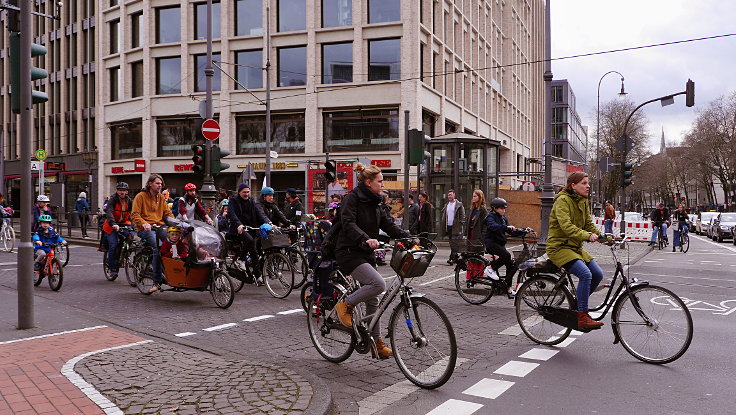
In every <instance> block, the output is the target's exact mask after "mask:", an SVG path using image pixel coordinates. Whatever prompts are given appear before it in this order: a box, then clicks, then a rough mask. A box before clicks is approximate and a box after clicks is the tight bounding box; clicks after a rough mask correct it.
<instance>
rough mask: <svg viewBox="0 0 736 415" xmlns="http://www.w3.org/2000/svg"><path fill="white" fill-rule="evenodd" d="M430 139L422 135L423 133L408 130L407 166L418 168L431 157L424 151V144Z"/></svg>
mask: <svg viewBox="0 0 736 415" xmlns="http://www.w3.org/2000/svg"><path fill="white" fill-rule="evenodd" d="M429 140H430V138H429V137H427V136H426V135H424V131H420V130H417V129H412V130H409V164H410V165H412V166H418V165H420V164H422V163H423V162H424V160H425V159H427V158H429V157H430V156H431V155H430V154H429V152H427V151H425V148H426V144H428V143H429Z"/></svg>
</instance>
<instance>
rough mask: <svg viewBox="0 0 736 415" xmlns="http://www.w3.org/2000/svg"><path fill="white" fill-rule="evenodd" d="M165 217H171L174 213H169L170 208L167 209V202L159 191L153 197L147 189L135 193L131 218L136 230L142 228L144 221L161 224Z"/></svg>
mask: <svg viewBox="0 0 736 415" xmlns="http://www.w3.org/2000/svg"><path fill="white" fill-rule="evenodd" d="M167 217H171V218H173V217H174V215H173V214H172V213H171V209H169V204H168V203H166V198H165V197H164V196H163V195H162V194H161V193H159V194H157V195H156V196H155V197H153V196H151V192H147V191H143V192H140V193H138V194H137V195H135V199H133V212H132V214H131V218H132V219H133V222H134V223H135V225H136V229H137V230H139V231H140V230H143V224H144V223H150V224H151V225H159V226H161V225H163V224H164V218H167Z"/></svg>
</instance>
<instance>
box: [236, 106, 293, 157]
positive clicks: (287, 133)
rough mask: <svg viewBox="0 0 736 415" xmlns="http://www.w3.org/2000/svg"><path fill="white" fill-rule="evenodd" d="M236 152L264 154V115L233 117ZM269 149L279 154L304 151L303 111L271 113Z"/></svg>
mask: <svg viewBox="0 0 736 415" xmlns="http://www.w3.org/2000/svg"><path fill="white" fill-rule="evenodd" d="M235 124H236V126H235V128H236V134H237V138H236V140H237V150H236V151H237V154H265V152H266V139H265V137H266V116H265V115H264V114H257V115H247V116H237V117H235ZM271 149H272V150H274V151H276V152H278V153H280V154H293V153H303V152H304V113H303V112H300V113H295V114H272V115H271Z"/></svg>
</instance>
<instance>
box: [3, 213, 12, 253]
mask: <svg viewBox="0 0 736 415" xmlns="http://www.w3.org/2000/svg"><path fill="white" fill-rule="evenodd" d="M0 226H2V229H1V230H0V244H2V246H3V251H5V252H13V249H15V229H13V227H12V226H11V224H10V219H6V218H2V224H0Z"/></svg>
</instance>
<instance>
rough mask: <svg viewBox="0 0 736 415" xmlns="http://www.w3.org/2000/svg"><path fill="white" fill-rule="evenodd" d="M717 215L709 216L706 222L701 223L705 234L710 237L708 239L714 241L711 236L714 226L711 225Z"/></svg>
mask: <svg viewBox="0 0 736 415" xmlns="http://www.w3.org/2000/svg"><path fill="white" fill-rule="evenodd" d="M717 217H718V216H717V215H716V216H711V217H710V219H708V223H706V224H705V225H703V229H704V233H705V236H707V237H708V238H710V239H712V240H714V241H715V239H716V238H714V237H713V228H714V226H713V225H714V224H715V222H716V218H717Z"/></svg>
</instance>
